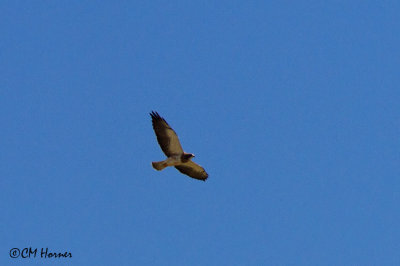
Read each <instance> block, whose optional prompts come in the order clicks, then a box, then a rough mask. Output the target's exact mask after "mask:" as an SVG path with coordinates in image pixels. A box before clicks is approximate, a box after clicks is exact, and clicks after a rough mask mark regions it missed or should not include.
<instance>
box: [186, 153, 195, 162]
mask: <svg viewBox="0 0 400 266" xmlns="http://www.w3.org/2000/svg"><path fill="white" fill-rule="evenodd" d="M193 157H194V154H193V153H185V154H184V155H183V158H184V159H185V160H190V159H192V158H193Z"/></svg>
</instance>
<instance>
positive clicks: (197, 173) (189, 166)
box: [175, 161, 208, 181]
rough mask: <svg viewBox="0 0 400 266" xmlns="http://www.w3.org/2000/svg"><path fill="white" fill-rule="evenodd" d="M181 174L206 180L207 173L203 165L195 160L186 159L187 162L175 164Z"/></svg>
mask: <svg viewBox="0 0 400 266" xmlns="http://www.w3.org/2000/svg"><path fill="white" fill-rule="evenodd" d="M175 168H176V169H178V170H179V172H181V173H182V174H185V175H188V176H190V177H192V178H195V179H199V180H203V181H206V179H207V178H208V174H207V172H206V170H204V168H203V167H201V166H200V165H198V164H197V163H195V162H192V161H188V162H187V163H184V164H181V165H178V166H175Z"/></svg>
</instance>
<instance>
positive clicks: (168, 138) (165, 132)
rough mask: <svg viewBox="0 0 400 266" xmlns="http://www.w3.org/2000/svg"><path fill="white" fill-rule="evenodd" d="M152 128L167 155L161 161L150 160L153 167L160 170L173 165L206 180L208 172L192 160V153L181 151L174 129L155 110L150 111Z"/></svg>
mask: <svg viewBox="0 0 400 266" xmlns="http://www.w3.org/2000/svg"><path fill="white" fill-rule="evenodd" d="M150 116H151V121H152V123H153V129H154V132H155V133H156V136H157V141H158V144H160V147H161V150H162V151H163V152H164V153H165V155H166V156H167V157H168V158H167V159H165V160H164V161H161V162H152V163H151V164H152V165H153V168H154V169H156V170H158V171H161V170H163V169H164V168H165V167H167V166H175V168H176V169H178V171H179V172H181V173H182V174H185V175H188V176H190V177H192V178H195V179H199V180H203V181H206V179H207V177H208V174H207V172H206V171H205V170H204V168H203V167H201V166H200V165H198V164H197V163H195V162H193V161H192V158H193V157H194V154H192V153H186V152H184V151H183V149H182V146H181V143H180V142H179V139H178V136H177V135H176V133H175V131H174V130H173V129H172V128H171V127H170V126H169V125H168V123H167V121H165V120H164V118H162V117H161V116H160V115H159V114H158V113H157V112H154V111H152V112H151V113H150Z"/></svg>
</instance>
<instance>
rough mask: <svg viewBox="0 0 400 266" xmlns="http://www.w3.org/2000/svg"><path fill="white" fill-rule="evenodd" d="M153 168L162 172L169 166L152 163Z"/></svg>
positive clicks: (163, 163)
mask: <svg viewBox="0 0 400 266" xmlns="http://www.w3.org/2000/svg"><path fill="white" fill-rule="evenodd" d="M151 164H152V165H153V168H154V169H156V170H157V171H161V170H162V169H164V168H165V167H167V164H166V163H165V162H163V161H162V162H152V163H151Z"/></svg>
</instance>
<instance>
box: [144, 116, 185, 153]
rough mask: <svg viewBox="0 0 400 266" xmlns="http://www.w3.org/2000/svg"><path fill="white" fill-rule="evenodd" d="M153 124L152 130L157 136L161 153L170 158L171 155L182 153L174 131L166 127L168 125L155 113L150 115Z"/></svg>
mask: <svg viewBox="0 0 400 266" xmlns="http://www.w3.org/2000/svg"><path fill="white" fill-rule="evenodd" d="M150 116H151V120H152V123H153V129H154V132H155V133H156V136H157V141H158V144H160V147H161V149H162V151H163V152H164V153H165V155H167V157H170V156H172V155H180V154H182V153H183V149H182V146H181V143H180V142H179V139H178V136H177V135H176V133H175V131H174V130H173V129H172V128H171V127H170V126H169V125H168V123H167V122H166V121H165V120H164V118H162V117H161V116H160V115H159V114H158V113H157V112H154V111H152V112H151V113H150Z"/></svg>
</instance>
